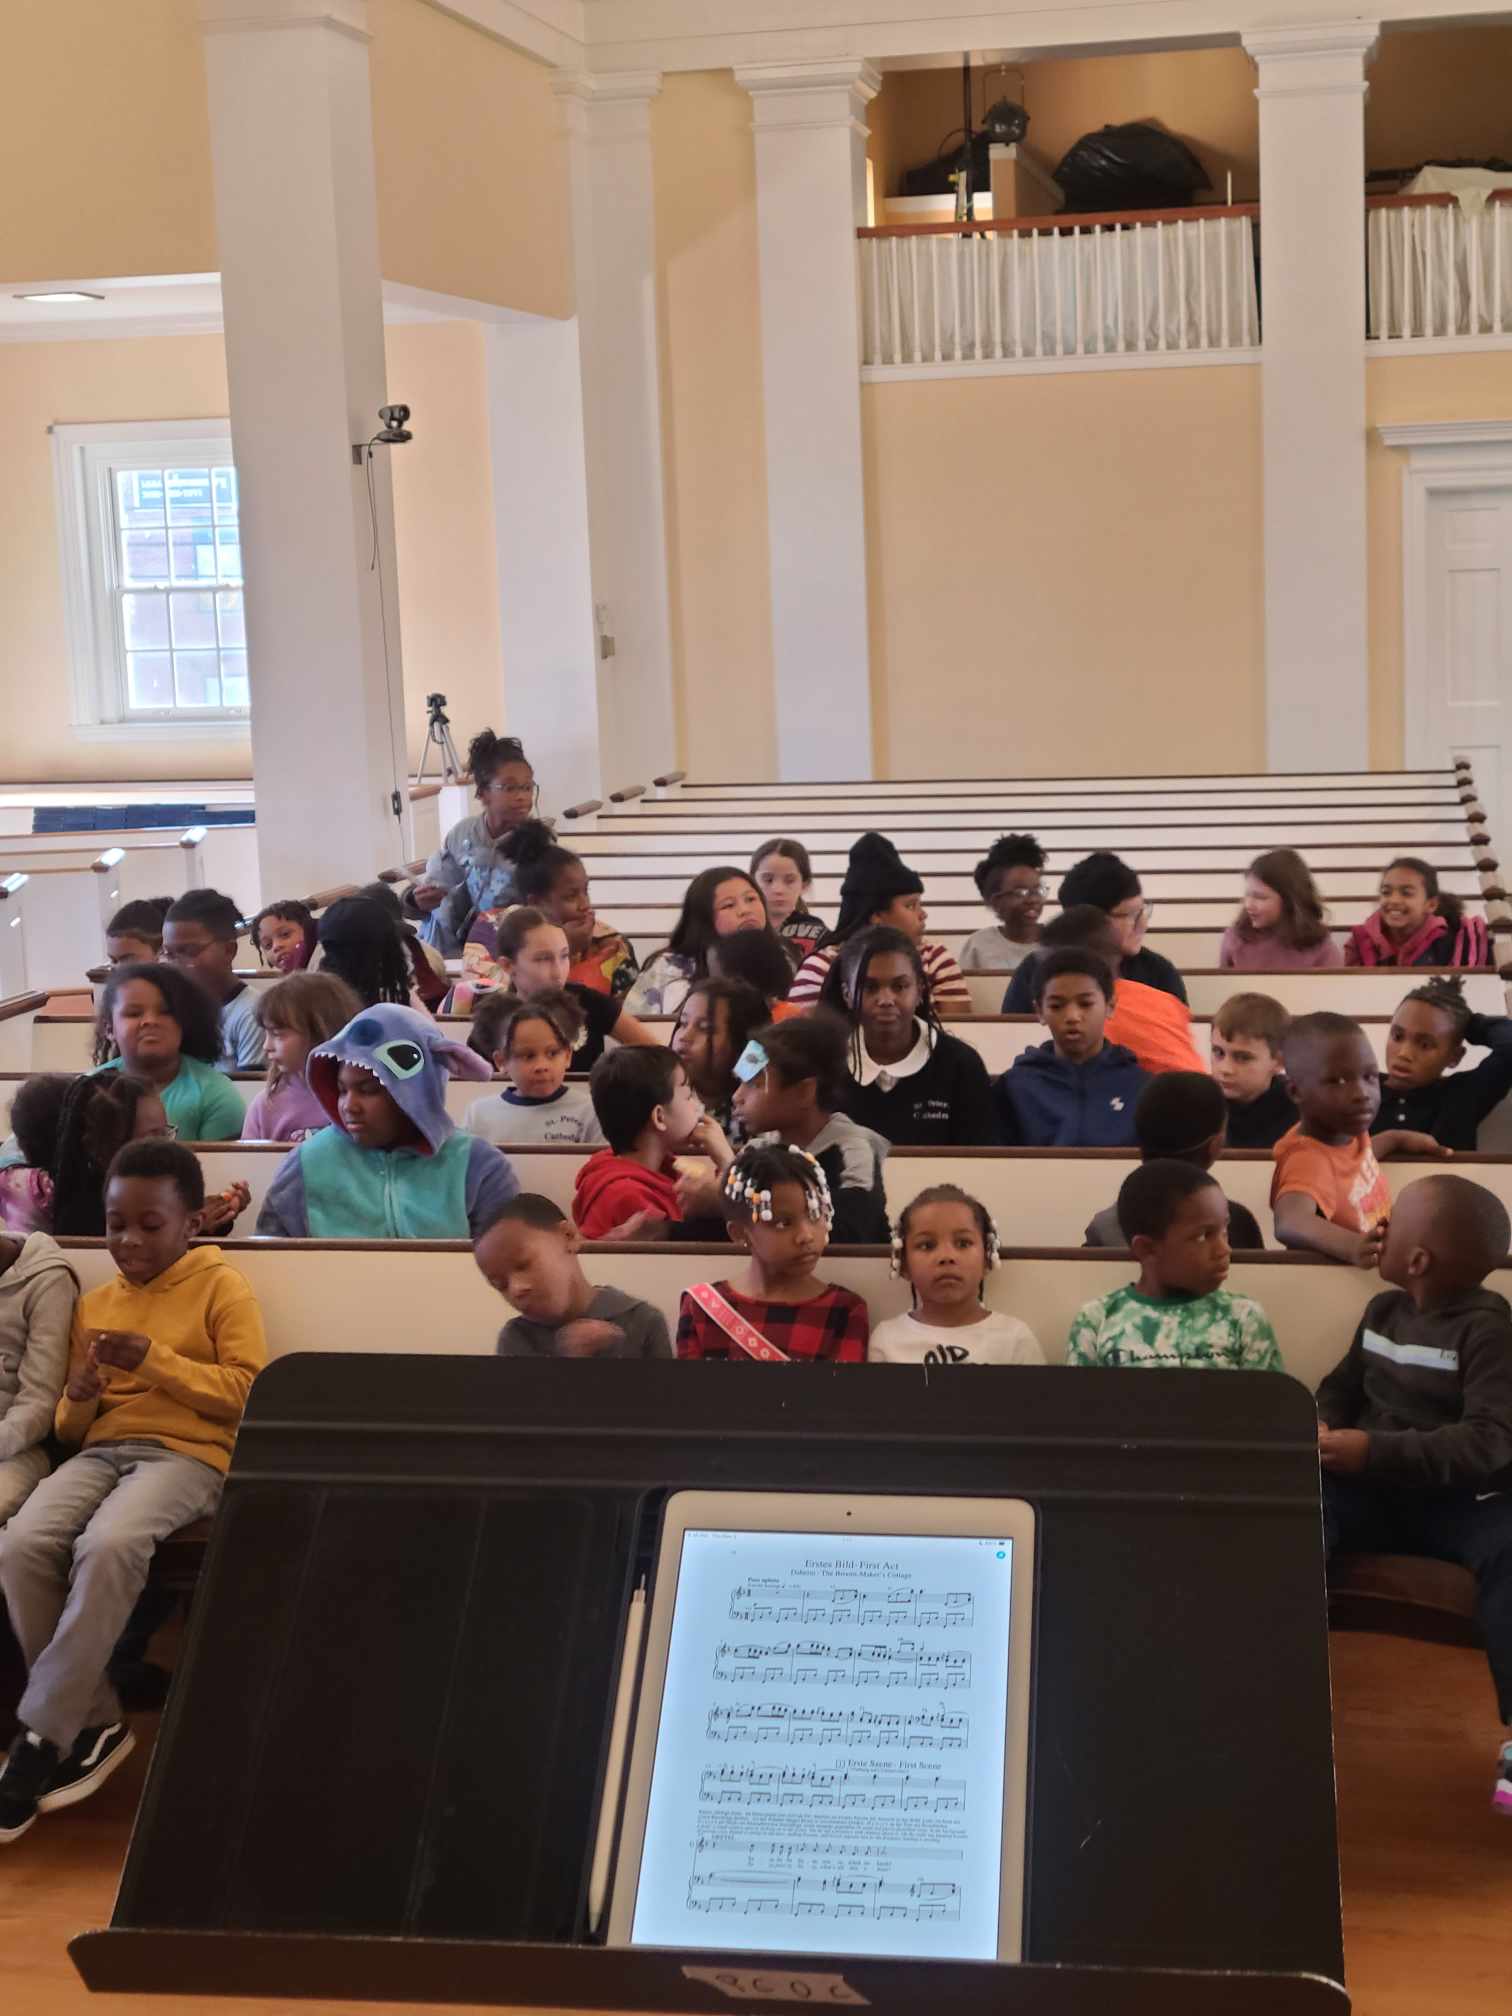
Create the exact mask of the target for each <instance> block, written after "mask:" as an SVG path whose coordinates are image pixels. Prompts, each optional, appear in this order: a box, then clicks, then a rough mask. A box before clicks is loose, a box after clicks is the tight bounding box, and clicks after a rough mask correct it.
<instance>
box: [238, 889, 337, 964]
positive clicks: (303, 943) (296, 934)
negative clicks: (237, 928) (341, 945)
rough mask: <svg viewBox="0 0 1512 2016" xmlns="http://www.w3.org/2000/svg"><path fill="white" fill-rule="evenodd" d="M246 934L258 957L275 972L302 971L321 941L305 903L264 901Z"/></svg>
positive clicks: (313, 916) (312, 912)
mask: <svg viewBox="0 0 1512 2016" xmlns="http://www.w3.org/2000/svg"><path fill="white" fill-rule="evenodd" d="M248 935H249V936H250V938H251V940H252V943H253V944H254V945H255V946H256V947H257V956H258V958H259V959H260V960H261V961H262V963H263V964H264V966H271V967H272V968H273V970H274V972H275V973H302V972H303V971H304V970H305V968H306V967H307V966H308V965H309V963H310V961H311V960H312V959H313V958H314V957H315V952H316V948H317V946H318V945H319V942H320V941H319V938H318V937H317V935H316V928H315V913H314V911H313V910H312V909H311V908H310V907H309V905H308V904H307V903H294V902H283V903H268V904H265V905H264V907H263V908H262V909H261V910H259V911H258V913H257V915H256V916H255V917H254V918H253V919H252V929H251V931H250V932H249V934H248Z"/></svg>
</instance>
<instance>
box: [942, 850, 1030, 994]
mask: <svg viewBox="0 0 1512 2016" xmlns="http://www.w3.org/2000/svg"><path fill="white" fill-rule="evenodd" d="M972 880H973V881H974V882H975V883H976V886H977V894H978V895H979V896H980V897H981V899H982V901H983V902H984V903H985V904H986V905H987V908H988V909H989V910H990V911H991V912H992V914H993V916H994V917H996V918H997V920H998V921H997V922H996V923H995V924H986V925H984V926H983V927H982V929H981V930H980V931H973V932H972V934H971V936H970V937H969V938H968V939H967V940H966V943H965V944H964V945H963V946H962V947H961V971H962V972H963V973H1011V972H1014V971H1015V970H1016V969H1017V968H1018V967H1020V966H1022V965H1023V963H1024V961H1025V960H1026V959H1028V958H1029V957H1030V956H1031V955H1032V954H1033V951H1034V948H1035V946H1036V945H1037V944H1038V943H1039V935H1040V930H1039V920H1040V912H1041V911H1042V910H1043V909H1044V907H1045V897H1046V895H1047V894H1048V891H1047V890H1046V888H1045V850H1044V848H1043V847H1041V845H1040V844H1039V842H1038V840H1036V839H1035V837H1034V835H1033V834H1032V833H1005V834H1004V835H1003V837H1002V838H1001V839H1000V840H994V841H993V843H992V845H991V846H990V847H989V848H988V849H987V853H986V855H985V857H984V858H983V859H982V860H980V861H978V863H977V865H976V867H975V868H974V869H973V870H972Z"/></svg>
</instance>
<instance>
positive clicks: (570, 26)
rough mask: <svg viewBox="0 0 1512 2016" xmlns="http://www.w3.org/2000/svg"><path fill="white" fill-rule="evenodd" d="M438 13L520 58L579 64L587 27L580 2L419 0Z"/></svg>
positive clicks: (570, 65)
mask: <svg viewBox="0 0 1512 2016" xmlns="http://www.w3.org/2000/svg"><path fill="white" fill-rule="evenodd" d="M422 4H423V5H425V6H428V7H433V8H434V9H435V11H436V12H437V13H438V14H449V15H451V17H452V19H453V20H455V21H463V22H466V23H467V25H468V26H469V27H471V28H480V29H482V31H483V33H484V34H485V35H490V36H492V37H493V39H494V40H495V41H496V42H503V43H505V44H506V45H507V46H508V47H509V48H511V49H518V50H519V51H520V52H521V53H522V54H523V55H526V56H535V57H538V58H539V59H540V61H541V62H543V63H550V64H552V65H554V66H557V67H560V68H565V69H571V68H573V67H574V66H576V65H579V64H581V63H582V62H583V60H584V56H585V53H586V50H587V46H588V24H587V18H586V13H585V9H584V6H583V0H530V4H528V5H527V4H524V0H422Z"/></svg>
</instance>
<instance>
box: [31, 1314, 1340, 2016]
mask: <svg viewBox="0 0 1512 2016" xmlns="http://www.w3.org/2000/svg"><path fill="white" fill-rule="evenodd" d="M694 1487H702V1488H718V1489H776V1490H782V1489H792V1490H810V1491H811V1490H816V1489H819V1490H840V1491H886V1492H910V1491H919V1492H929V1493H938V1492H955V1493H958V1494H962V1495H972V1496H981V1495H992V1494H994V1493H1002V1494H1004V1495H1011V1496H1022V1497H1027V1498H1029V1499H1031V1500H1033V1501H1034V1502H1035V1504H1036V1505H1037V1507H1038V1510H1039V1550H1040V1565H1039V1594H1038V1610H1037V1618H1036V1648H1035V1677H1034V1701H1033V1720H1032V1733H1031V1774H1032V1775H1031V1784H1030V1795H1029V1820H1028V1828H1029V1840H1028V1853H1027V1874H1026V1913H1025V1932H1024V1950H1025V1957H1026V1964H1025V1965H1023V1966H1018V1967H999V1966H992V1965H984V1964H982V1963H958V1962H949V1961H899V1960H878V1959H851V1958H843V1957H837V1958H835V1959H834V1960H815V1959H814V1958H812V1957H802V1958H788V1957H785V1956H774V1955H771V1954H763V1955H753V1956H749V1957H748V1958H742V1957H741V1956H732V1955H726V1954H711V1953H707V1952H705V1953H702V1954H700V1953H698V1952H695V1951H686V1952H666V1951H649V1950H643V1949H642V1950H635V1951H624V1950H608V1949H605V1948H603V1947H602V1946H599V1945H596V1944H593V1943H591V1942H590V1941H589V1940H588V1939H587V1938H586V1935H585V1934H584V1931H583V1916H584V1897H585V1890H586V1881H587V1867H588V1861H589V1858H590V1855H591V1851H592V1837H593V1823H594V1819H595V1816H596V1809H597V1803H598V1797H599V1791H600V1780H601V1776H602V1772H603V1762H604V1753H605V1750H606V1747H607V1732H608V1723H609V1716H610V1711H611V1707H612V1695H613V1690H614V1681H615V1675H616V1667H617V1660H618V1653H619V1648H620V1641H621V1633H622V1628H623V1621H624V1615H625V1606H626V1603H627V1600H628V1596H629V1592H630V1590H631V1589H632V1588H633V1586H634V1583H635V1580H636V1578H637V1576H638V1575H639V1573H640V1572H641V1570H642V1567H643V1565H644V1563H645V1562H646V1560H647V1559H648V1558H649V1556H650V1554H651V1553H652V1552H653V1551H654V1546H655V1540H656V1532H657V1523H658V1512H659V1507H660V1504H661V1501H662V1499H663V1497H664V1496H665V1494H666V1492H667V1491H668V1490H670V1489H676V1488H694ZM70 1951H71V1953H72V1954H73V1957H74V1959H75V1961H76V1963H77V1965H78V1968H79V1971H80V1973H81V1974H82V1975H83V1977H84V1979H85V1981H86V1982H87V1983H88V1985H89V1986H90V1987H91V1988H96V1989H102V1990H105V1989H108V1990H115V1991H131V1990H138V1991H146V1992H154V1993H159V1994H161V1993H170V1992H172V1993H178V1994H185V1993H188V1994H199V1995H265V1996H270V1995H283V1996H327V1995H328V1996H340V1997H345V1998H353V1997H356V1998H370V1999H373V2000H378V2001H383V2000H391V2001H393V2000H398V2001H410V2002H413V2001H416V2000H429V2001H437V2002H442V2001H451V2002H472V2003H479V2002H481V2003H495V2004H514V2005H538V2006H543V2007H575V2008H595V2009H600V2008H601V2009H622V2010H623V2009H664V2010H698V2011H712V2010H729V2009H731V2008H732V2007H734V2006H736V2005H739V2006H742V2007H752V2006H758V2005H760V2004H761V2003H763V2002H771V2001H774V2000H783V1999H786V2000H792V1999H801V2000H812V1999H819V2000H827V2001H831V2002H835V2003H842V2004H846V2003H848V2004H858V2003H860V2002H862V2001H863V2000H864V2002H865V2003H867V2004H870V2005H871V2006H873V2007H880V2008H884V2009H893V2010H896V2011H898V2012H899V2016H902V2012H905V2011H906V2012H908V2016H916V2012H917V2011H918V2010H919V2009H920V2008H921V2007H924V2006H928V2005H929V2004H931V2003H935V2004H938V2005H939V2006H942V2007H945V2006H948V2007H949V2008H950V2009H951V2010H952V2012H953V2016H955V2012H961V2016H976V2012H982V2016H985V2012H987V2011H989V2010H990V2011H992V2012H995V2016H996V2012H1009V2011H1012V2012H1019V2011H1033V2012H1036V2016H1070V2012H1071V2011H1073V2010H1074V2011H1076V2012H1078V2016H1114V2012H1120V2016H1156V2012H1159V2016H1186V2012H1189V2011H1190V2012H1192V2016H1196V2012H1197V2011H1199V2010H1202V2011H1204V2012H1206V2011H1210V2010H1211V2009H1212V2008H1214V2007H1215V2006H1219V2005H1221V2006H1222V2007H1223V2009H1224V2010H1225V2012H1226V2016H1248V2012H1250V2011H1254V2012H1255V2016H1260V2012H1261V2011H1263V2012H1264V2016H1311V2012H1314V2011H1317V2012H1322V2011H1325V2010H1326V2011H1329V2012H1336V2011H1343V2010H1347V2008H1348V2006H1349V2005H1348V1998H1347V1996H1346V1995H1345V1994H1344V1991H1343V1989H1342V1988H1341V1987H1340V1986H1338V1985H1337V1984H1338V1982H1339V1981H1340V1980H1341V1979H1342V1973H1343V1961H1342V1948H1341V1938H1340V1925H1339V1886H1338V1863H1337V1854H1336V1847H1335V1830H1334V1802H1333V1758H1332V1743H1331V1730H1330V1718H1329V1686H1328V1647H1327V1623H1326V1615H1325V1596H1324V1581H1323V1560H1322V1538H1321V1527H1320V1520H1319V1512H1318V1471H1317V1454H1316V1428H1315V1415H1314V1412H1313V1406H1312V1401H1311V1399H1310V1397H1309V1396H1308V1394H1307V1393H1306V1391H1305V1390H1304V1389H1303V1388H1302V1387H1301V1386H1300V1385H1298V1384H1297V1383H1295V1382H1294V1381H1292V1380H1290V1379H1287V1378H1284V1377H1281V1376H1279V1375H1272V1374H1262V1373H1238V1372H1224V1373H1191V1372H1171V1373H1166V1372H1113V1371H1104V1372H1086V1371H1074V1370H1067V1369H1064V1368H1062V1369H1056V1370H1046V1371H1028V1370H1023V1371H1020V1370H1013V1371H1011V1372H1002V1373H997V1372H986V1373H982V1372H979V1371H975V1370H963V1371H961V1372H957V1373H947V1374H945V1375H943V1376H942V1375H941V1374H939V1373H938V1372H936V1373H935V1374H934V1375H933V1376H932V1377H931V1376H926V1375H925V1374H924V1373H923V1372H922V1371H916V1370H914V1369H913V1368H905V1367H894V1366H875V1367H870V1368H868V1369H867V1370H865V1371H864V1372H861V1371H857V1370H855V1369H853V1368H850V1367H843V1366H842V1367H830V1366H820V1367H805V1368H803V1369H800V1370H795V1371H793V1372H792V1373H783V1372H777V1371H771V1370H766V1371H763V1370H761V1369H760V1368H756V1367H748V1366H745V1365H722V1364H721V1365H706V1366H698V1367H692V1366H686V1365H675V1364H650V1365H647V1364H638V1363H637V1364H631V1363H618V1362H605V1363H578V1362H563V1363H546V1364H541V1363H534V1362H530V1361H522V1360H496V1359H488V1358H479V1357H471V1356H457V1357H437V1356H426V1355H418V1356H413V1357H410V1356H390V1355H387V1354H383V1355H373V1356H354V1355H349V1354H331V1355H325V1354H310V1353H303V1354H297V1355H294V1356H290V1357H287V1358H283V1359H280V1360H278V1361H277V1362H275V1364H274V1365H272V1366H271V1367H270V1368H269V1370H268V1371H267V1372H266V1373H264V1374H263V1376H262V1377H261V1378H260V1379H259V1380H258V1382H257V1384H256V1385H255V1387H254V1388H253V1393H252V1399H251V1404H250V1406H249V1408H248V1411H247V1417H246V1421H245V1423H244V1426H243V1429H242V1433H241V1437H240V1440H239V1442H238V1444H237V1450H236V1456H235V1461H234V1462H233V1465H232V1469H231V1474H230V1477H229V1479H228V1481H227V1486H226V1494H225V1500H224V1503H223V1505H222V1508H221V1511H220V1514H219V1516H218V1518H217V1522H216V1527H215V1532H214V1536H213V1539H212V1541H211V1545H210V1554H209V1558H208V1561H207V1564H206V1568H205V1573H204V1576H203V1579H202V1582H201V1586H200V1590H199V1596H198V1601H197V1604H196V1611H195V1617H194V1622H193V1626H192V1630H191V1634H190V1638H189V1641H188V1643H187V1645H186V1647H185V1651H184V1655H183V1657H182V1659H181V1662H180V1669H179V1674H178V1679H177V1682H176V1685H175V1688H174V1692H173V1696H172V1698H171V1700H170V1703H169V1706H168V1710H167V1712H166V1714H165V1717H164V1721H163V1726H162V1730H161V1733H160V1736H159V1740H158V1747H157V1754H156V1756H155V1757H154V1759H153V1765H152V1770H151V1774H150V1776H149V1779H148V1783H147V1789H146V1792H145V1795H144V1798H143V1802H142V1808H141V1812H140V1814H139V1816H138V1821H137V1827H136V1831H135V1834H134V1836H133V1839H132V1844H131V1849H130V1853H129V1856H128V1859H127V1864H126V1869H125V1873H124V1876H123V1879H122V1883H121V1889H120V1894H119V1897H118V1900H117V1904H116V1910H115V1915H114V1918H113V1920H112V1923H111V1926H110V1928H109V1929H108V1930H106V1931H101V1932H90V1933H85V1934H83V1935H81V1936H80V1937H79V1938H77V1939H75V1940H74V1941H73V1943H72V1945H71V1948H70ZM1215 1977H1218V1978H1215ZM821 1978H822V1979H824V1980H826V1981H828V1982H829V1983H830V1986H829V1987H828V1988H820V1987H817V1986H816V1985H815V1984H816V1983H817V1982H819V1981H820V1980H821ZM793 1982H798V1983H800V1984H806V1985H801V1986H798V1987H792V1986H790V1985H789V1984H791V1983H793Z"/></svg>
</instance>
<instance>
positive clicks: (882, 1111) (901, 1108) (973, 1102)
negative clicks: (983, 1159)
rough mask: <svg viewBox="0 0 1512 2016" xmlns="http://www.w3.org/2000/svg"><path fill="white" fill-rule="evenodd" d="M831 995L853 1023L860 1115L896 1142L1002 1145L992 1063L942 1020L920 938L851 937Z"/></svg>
mask: <svg viewBox="0 0 1512 2016" xmlns="http://www.w3.org/2000/svg"><path fill="white" fill-rule="evenodd" d="M962 984H963V985H964V984H965V983H964V982H963V983H962ZM823 1002H824V1006H825V1007H826V1008H831V1009H835V1010H838V1012H839V1013H840V1014H842V1015H844V1016H845V1018H846V1020H847V1021H848V1022H849V1024H850V1029H851V1038H850V1048H849V1060H848V1061H849V1065H850V1083H849V1086H848V1088H847V1091H846V1095H845V1110H846V1112H847V1113H848V1114H849V1115H850V1117H851V1118H852V1120H854V1121H856V1122H857V1123H858V1124H859V1125H860V1126H862V1127H869V1128H870V1129H871V1130H872V1132H873V1133H875V1134H880V1135H881V1136H882V1138H883V1139H884V1140H885V1141H890V1142H891V1143H892V1144H893V1146H894V1147H895V1148H902V1147H933V1146H936V1145H938V1146H941V1147H960V1148H979V1147H991V1146H993V1145H994V1144H995V1143H996V1141H997V1129H996V1126H995V1124H994V1120H993V1113H992V1097H991V1087H990V1084H989V1082H988V1078H987V1066H986V1065H985V1064H984V1063H983V1062H982V1058H981V1053H980V1051H978V1050H975V1049H973V1047H972V1046H971V1044H969V1043H964V1042H962V1040H961V1038H960V1037H959V1036H951V1035H949V1034H948V1033H947V1032H946V1030H945V1029H944V1028H942V1027H941V1024H940V1021H939V1017H938V1016H937V1015H936V1013H935V999H934V992H933V983H932V981H931V980H930V977H929V973H928V969H927V967H926V965H925V961H924V958H923V954H922V951H921V949H920V947H919V946H918V944H917V943H915V941H914V940H913V939H912V938H911V937H909V936H908V935H907V934H906V933H904V932H902V931H894V930H892V929H891V928H890V927H888V926H887V925H875V926H873V927H872V928H871V929H869V930H866V931H860V932H858V933H857V934H856V936H855V937H854V938H847V939H846V941H845V943H844V944H843V945H842V946H841V947H840V951H839V955H838V957H837V958H836V959H835V961H834V963H833V965H832V966H831V968H830V970H829V974H828V977H827V978H826V980H825V983H824V995H823Z"/></svg>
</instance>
